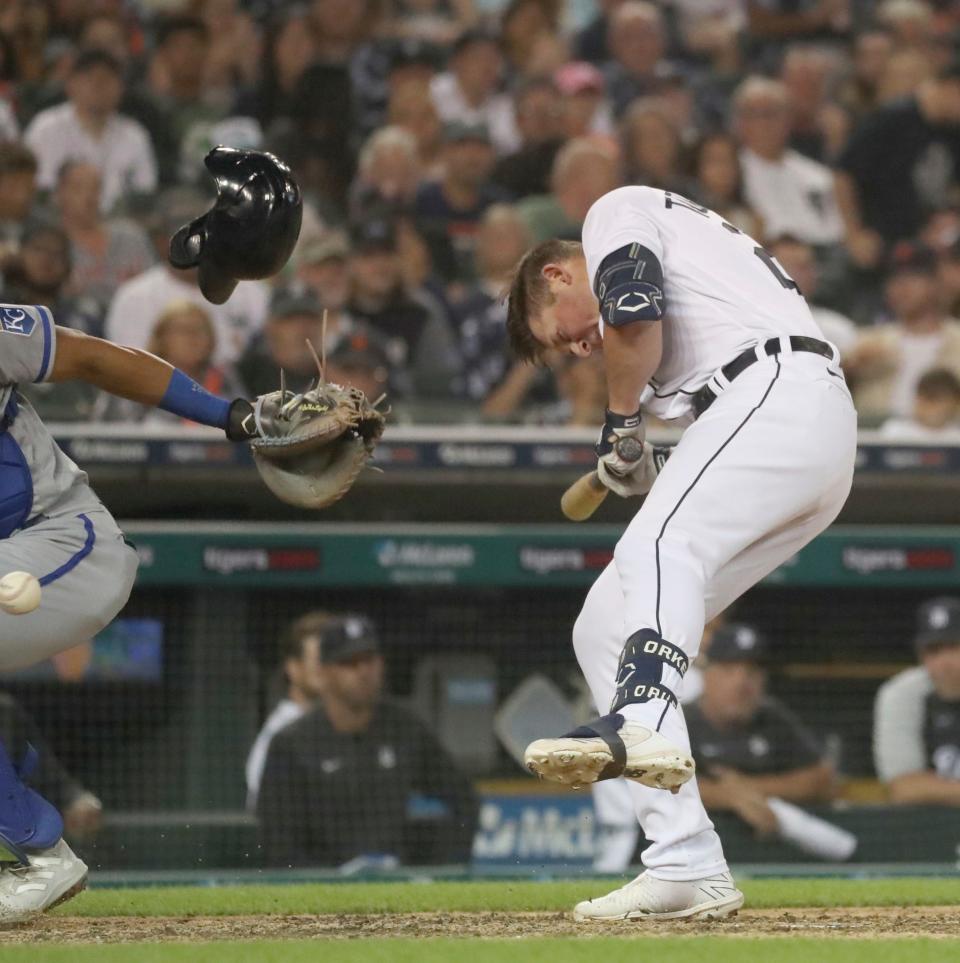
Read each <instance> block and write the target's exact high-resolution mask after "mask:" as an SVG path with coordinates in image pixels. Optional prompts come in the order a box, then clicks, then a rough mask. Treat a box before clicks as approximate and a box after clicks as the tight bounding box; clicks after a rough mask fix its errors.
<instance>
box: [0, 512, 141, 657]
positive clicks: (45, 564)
mask: <svg viewBox="0 0 960 963" xmlns="http://www.w3.org/2000/svg"><path fill="white" fill-rule="evenodd" d="M10 572H29V573H30V574H31V575H35V576H36V577H37V578H38V579H39V580H40V585H41V588H42V596H41V600H40V606H39V607H38V608H37V609H35V610H34V611H33V612H29V613H27V614H26V615H8V614H7V613H6V612H3V611H0V671H10V670H12V669H20V668H24V667H25V666H28V665H32V664H34V663H36V662H42V661H43V660H44V659H47V658H49V657H50V656H52V655H56V653H58V652H63V651H65V650H66V649H69V648H72V647H73V646H75V645H79V644H80V643H81V642H86V641H87V640H89V639H91V638H92V637H93V636H94V635H96V634H97V632H99V631H100V630H101V629H102V628H104V626H106V625H108V624H109V623H110V622H111V621H112V620H113V618H114V616H116V614H117V613H118V612H119V611H120V610H121V609H122V608H123V606H124V605H125V604H126V602H127V599H128V598H129V596H130V590H131V589H132V588H133V583H134V579H135V578H136V573H137V553H136V552H135V551H134V549H133V548H131V547H130V545H128V544H127V543H126V542H125V541H124V540H123V533H122V532H121V531H120V529H119V527H118V526H117V523H116V522H115V521H114V520H113V516H112V515H111V514H110V513H109V512H108V511H107V510H106V509H105V508H104V507H103V506H102V505H100V506H95V507H92V508H89V509H86V510H84V511H83V512H81V513H79V514H68V515H58V516H56V517H53V518H45V519H42V520H41V521H39V522H37V523H36V524H34V525H31V526H30V527H29V528H25V529H21V530H20V531H18V532H15V533H14V534H13V535H11V536H10V537H9V538H6V539H4V540H3V541H0V578H2V577H3V576H4V575H7V574H9V573H10Z"/></svg>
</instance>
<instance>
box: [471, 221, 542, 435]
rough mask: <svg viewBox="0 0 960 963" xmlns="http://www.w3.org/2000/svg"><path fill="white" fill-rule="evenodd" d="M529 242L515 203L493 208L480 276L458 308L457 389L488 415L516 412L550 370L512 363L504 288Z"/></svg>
mask: <svg viewBox="0 0 960 963" xmlns="http://www.w3.org/2000/svg"><path fill="white" fill-rule="evenodd" d="M528 245H529V235H528V234H527V229H526V226H525V225H524V223H523V219H522V218H521V217H520V216H519V215H518V214H517V212H516V210H515V209H514V208H512V207H510V206H508V205H506V204H495V205H494V206H493V207H491V208H489V209H488V210H487V213H486V214H485V215H484V217H483V221H482V222H481V224H480V233H479V234H478V235H477V268H478V272H479V277H478V279H477V281H476V282H475V283H474V284H473V285H471V287H470V289H469V291H468V293H467V295H466V297H464V299H463V300H462V301H460V302H458V303H457V304H455V305H454V307H453V311H452V313H453V323H454V327H455V329H456V334H457V339H458V342H459V352H460V358H461V360H462V362H463V370H462V372H461V373H460V375H459V376H458V377H457V379H456V381H455V389H454V391H455V394H457V395H459V396H461V397H465V398H467V399H469V400H470V401H472V402H474V403H475V404H477V405H481V406H482V407H481V411H482V413H483V415H484V416H485V417H488V418H496V419H505V418H509V417H511V416H513V415H514V414H515V413H516V412H517V410H518V409H519V408H520V406H521V405H522V404H523V402H524V401H525V400H526V397H527V395H528V393H529V392H530V390H531V388H532V387H533V386H534V385H536V384H542V383H543V382H544V380H545V378H544V376H545V375H546V374H548V372H546V371H545V370H544V369H542V368H537V367H536V366H535V365H528V364H514V365H511V363H510V358H509V356H508V352H507V329H506V322H507V308H506V305H505V304H504V302H503V292H504V289H505V288H506V286H507V284H508V283H509V280H510V277H511V276H512V274H513V271H514V269H515V268H516V265H517V262H518V261H519V260H520V258H521V257H522V256H523V254H524V252H525V251H526V249H527V247H528ZM547 380H549V379H547Z"/></svg>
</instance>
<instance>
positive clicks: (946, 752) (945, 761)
mask: <svg viewBox="0 0 960 963" xmlns="http://www.w3.org/2000/svg"><path fill="white" fill-rule="evenodd" d="M914 648H915V649H916V652H917V657H918V659H919V660H920V665H918V666H916V667H914V668H912V669H906V670H905V671H903V672H900V673H898V674H897V675H895V676H894V677H893V678H892V679H889V680H888V681H887V682H885V683H884V684H883V685H882V686H881V687H880V690H879V691H878V692H877V701H876V706H875V709H874V723H873V752H874V759H875V762H876V768H877V775H878V776H879V777H880V778H881V779H882V780H883V782H884V783H885V784H886V786H887V790H888V792H889V794H890V799H891V801H892V802H895V803H902V804H908V805H910V804H912V805H917V804H926V805H936V806H960V598H957V597H944V598H935V599H931V600H930V601H929V602H925V603H924V604H923V605H921V606H920V609H919V611H918V612H917V635H916V637H915V639H914Z"/></svg>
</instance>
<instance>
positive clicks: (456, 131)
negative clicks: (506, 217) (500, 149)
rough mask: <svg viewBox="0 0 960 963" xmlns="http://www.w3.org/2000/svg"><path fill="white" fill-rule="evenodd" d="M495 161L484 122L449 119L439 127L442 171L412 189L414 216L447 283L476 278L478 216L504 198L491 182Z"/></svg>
mask: <svg viewBox="0 0 960 963" xmlns="http://www.w3.org/2000/svg"><path fill="white" fill-rule="evenodd" d="M495 159H496V155H495V154H494V151H493V145H492V144H491V143H490V135H489V133H488V131H487V128H486V127H485V126H484V125H483V124H467V123H462V122H459V121H458V122H454V123H449V124H447V125H445V126H444V128H443V150H442V168H443V174H442V176H441V178H440V180H437V181H425V182H424V183H423V184H421V185H420V187H419V188H418V190H417V194H416V197H415V199H414V203H413V213H414V219H415V221H416V225H417V228H418V230H419V231H420V233H421V234H422V235H423V237H424V240H425V241H426V242H427V246H428V247H429V249H430V254H431V258H432V260H433V263H434V265H435V266H436V268H437V271H438V273H439V274H440V275H441V277H442V278H443V280H444V281H445V282H446V283H448V284H449V283H452V282H457V281H459V282H465V281H471V280H473V278H474V277H475V276H476V266H475V264H474V251H475V248H476V241H477V231H478V230H479V228H480V218H481V217H483V212H484V211H485V210H486V209H487V208H488V207H489V206H490V205H491V204H492V203H494V202H495V201H497V200H500V199H501V198H502V197H503V196H504V195H503V193H502V192H501V191H500V190H499V189H498V188H497V187H495V186H493V185H492V184H491V183H490V175H491V173H492V171H493V165H494V162H495Z"/></svg>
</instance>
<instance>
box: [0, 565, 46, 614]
mask: <svg viewBox="0 0 960 963" xmlns="http://www.w3.org/2000/svg"><path fill="white" fill-rule="evenodd" d="M39 604H40V583H39V582H38V581H37V579H36V577H35V576H33V575H31V574H30V573H29V572H11V573H10V574H9V575H5V576H4V577H3V578H2V579H0V609H3V611H4V612H7V613H8V614H10V615H26V614H27V612H32V611H33V610H34V609H35V608H36V607H37V606H38V605H39Z"/></svg>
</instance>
